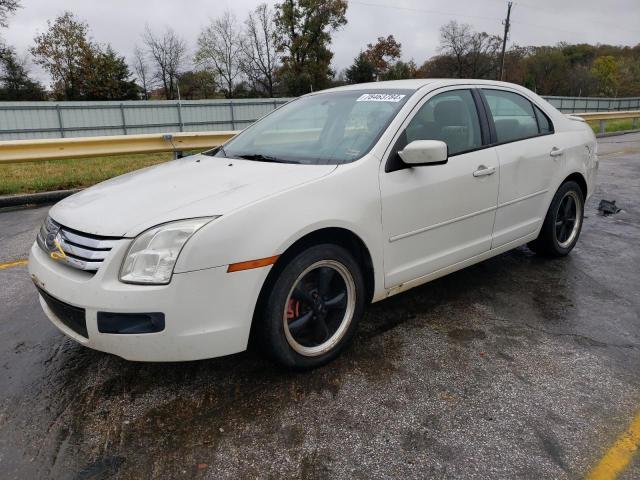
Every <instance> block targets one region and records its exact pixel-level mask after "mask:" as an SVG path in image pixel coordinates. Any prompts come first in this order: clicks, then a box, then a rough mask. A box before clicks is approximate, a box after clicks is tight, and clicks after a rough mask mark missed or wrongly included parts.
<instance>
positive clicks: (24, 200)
mask: <svg viewBox="0 0 640 480" xmlns="http://www.w3.org/2000/svg"><path fill="white" fill-rule="evenodd" d="M80 190H81V189H80V188H76V189H73V190H57V191H55V192H41V193H24V194H19V195H3V196H0V208H5V207H21V206H24V205H41V204H44V203H55V202H57V201H59V200H62V199H63V198H65V197H68V196H69V195H73V194H74V193H76V192H79V191H80Z"/></svg>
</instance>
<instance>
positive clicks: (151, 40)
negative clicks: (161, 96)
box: [144, 25, 187, 100]
mask: <svg viewBox="0 0 640 480" xmlns="http://www.w3.org/2000/svg"><path fill="white" fill-rule="evenodd" d="M144 43H145V45H146V46H147V50H148V53H149V55H150V57H151V59H152V60H153V63H154V66H155V77H156V78H157V79H158V80H160V81H161V82H162V87H163V88H164V91H165V97H166V98H167V99H168V100H173V99H174V98H176V91H177V85H178V75H179V74H180V70H181V68H182V66H183V64H184V62H185V58H186V53H187V45H186V44H185V42H184V40H183V39H182V38H180V37H178V35H176V33H175V32H174V31H173V29H171V28H170V27H167V28H165V30H164V32H163V33H162V35H156V34H154V33H153V32H152V31H151V29H150V28H149V26H148V25H147V27H146V29H145V32H144Z"/></svg>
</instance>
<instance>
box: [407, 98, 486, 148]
mask: <svg viewBox="0 0 640 480" xmlns="http://www.w3.org/2000/svg"><path fill="white" fill-rule="evenodd" d="M403 136H405V137H406V143H405V145H407V144H409V143H411V142H413V141H414V140H441V141H443V142H445V143H446V144H447V146H448V147H449V155H455V154H457V153H461V152H466V151H468V150H473V149H474V148H478V147H480V146H482V136H481V134H480V121H479V120H478V112H477V110H476V105H475V102H474V101H473V96H472V95H471V92H470V91H469V90H452V91H450V92H444V93H441V94H439V95H436V96H435V97H433V98H431V99H429V100H428V101H427V102H426V103H425V104H424V105H423V106H422V107H420V110H418V112H417V113H416V114H415V116H414V117H413V118H412V119H411V122H410V123H409V125H408V126H407V128H406V130H405V131H404V135H403ZM402 147H404V145H402Z"/></svg>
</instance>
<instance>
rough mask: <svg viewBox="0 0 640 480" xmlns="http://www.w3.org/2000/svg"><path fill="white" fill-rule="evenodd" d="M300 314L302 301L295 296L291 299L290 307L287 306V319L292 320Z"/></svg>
mask: <svg viewBox="0 0 640 480" xmlns="http://www.w3.org/2000/svg"><path fill="white" fill-rule="evenodd" d="M299 316H300V301H299V300H295V299H293V298H290V299H289V307H288V308H287V320H289V321H291V320H294V319H296V318H298V317H299Z"/></svg>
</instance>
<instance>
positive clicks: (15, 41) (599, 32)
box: [0, 0, 640, 83]
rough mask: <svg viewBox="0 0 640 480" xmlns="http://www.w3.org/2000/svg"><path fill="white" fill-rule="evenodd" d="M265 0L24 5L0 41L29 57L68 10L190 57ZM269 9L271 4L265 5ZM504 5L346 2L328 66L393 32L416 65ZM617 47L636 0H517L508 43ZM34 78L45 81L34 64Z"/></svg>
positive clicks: (455, 0) (497, 22) (639, 34)
mask: <svg viewBox="0 0 640 480" xmlns="http://www.w3.org/2000/svg"><path fill="white" fill-rule="evenodd" d="M263 1H264V0H182V1H178V0H22V8H21V9H20V10H19V11H18V12H17V13H16V14H15V15H14V16H13V17H12V18H10V20H9V22H10V25H9V28H7V29H3V30H1V31H0V35H2V36H3V37H4V39H5V41H6V42H7V43H8V44H10V45H13V46H14V47H16V49H17V50H18V53H19V54H21V55H27V51H28V48H29V47H30V46H31V45H32V44H33V38H34V36H35V35H36V34H37V33H39V32H43V31H45V30H46V28H47V20H52V19H54V18H55V17H56V16H57V15H59V14H61V13H62V12H63V11H65V10H70V11H71V12H73V13H74V14H75V15H76V16H77V17H79V18H80V19H82V20H84V21H85V22H87V23H88V25H89V29H90V36H91V37H92V38H93V40H94V41H96V42H98V43H101V44H107V43H109V44H111V45H112V46H113V47H114V48H115V49H116V51H118V52H119V53H120V54H121V55H123V56H125V57H126V58H127V59H129V58H130V57H131V54H132V52H133V48H134V46H135V45H136V44H141V43H142V41H141V33H142V31H143V30H144V28H145V25H146V24H148V25H149V26H150V28H151V29H152V30H158V31H160V30H162V29H163V28H164V27H165V26H167V25H170V26H171V27H172V28H173V29H174V30H175V31H176V32H178V33H179V34H180V35H182V37H184V39H185V40H186V41H187V44H188V45H189V47H190V54H191V56H192V54H193V53H194V50H195V43H196V39H197V36H198V33H199V32H200V30H201V29H202V28H203V27H204V26H206V25H207V23H208V22H209V21H210V19H211V18H215V17H216V16H217V15H220V14H221V12H222V11H223V10H225V9H228V10H230V11H231V12H232V13H234V14H235V16H236V17H237V18H238V19H239V20H240V21H242V20H244V18H245V17H246V15H247V13H248V12H249V11H250V10H252V9H254V8H255V7H256V6H257V5H258V4H259V3H262V2H263ZM266 3H268V4H271V5H273V4H274V3H276V1H274V0H266ZM506 10H507V1H506V0H475V1H474V0H349V7H348V10H347V20H348V23H347V25H346V26H344V27H342V28H341V29H340V30H339V31H338V32H336V33H335V34H334V35H333V43H332V45H331V49H332V51H333V52H334V54H335V55H334V58H333V67H334V69H335V70H337V71H340V70H342V69H344V68H346V67H348V66H349V65H350V64H351V63H352V61H353V58H354V57H355V56H356V55H357V54H358V53H359V52H360V50H362V49H364V48H366V45H367V43H371V42H375V40H376V38H377V37H379V36H387V35H390V34H393V35H394V36H395V38H396V40H398V41H399V42H400V43H401V44H402V54H403V55H402V56H403V59H404V60H410V59H414V60H415V61H416V63H418V64H421V63H422V62H423V61H424V60H425V59H427V58H428V57H431V56H433V55H435V54H437V53H438V38H439V28H440V27H441V26H442V25H444V24H445V23H447V22H449V21H450V20H457V21H458V22H461V23H468V24H470V25H471V26H472V27H473V28H474V29H475V30H479V31H486V32H488V33H491V34H497V35H502V30H503V28H504V27H503V25H502V20H503V19H504V17H505V16H506ZM561 41H563V42H569V43H579V42H586V43H591V44H596V43H608V44H615V45H636V44H638V43H640V0H526V1H514V2H513V7H512V11H511V32H510V35H509V45H512V44H518V45H553V44H556V43H558V42H561ZM30 69H31V72H32V74H33V75H34V76H35V77H36V78H38V79H39V80H41V81H44V82H45V83H48V79H47V77H46V75H45V74H44V72H42V71H41V70H40V69H39V68H37V67H36V66H34V65H31V67H30Z"/></svg>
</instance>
